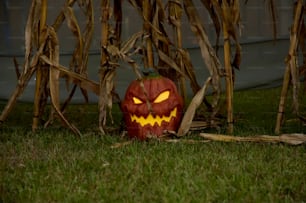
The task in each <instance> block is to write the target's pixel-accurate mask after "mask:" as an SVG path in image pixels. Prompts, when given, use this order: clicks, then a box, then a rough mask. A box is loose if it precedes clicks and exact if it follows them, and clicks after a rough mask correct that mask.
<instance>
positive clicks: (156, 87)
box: [121, 74, 183, 140]
mask: <svg viewBox="0 0 306 203" xmlns="http://www.w3.org/2000/svg"><path fill="white" fill-rule="evenodd" d="M142 82H143V85H144V86H143V87H142V86H141V81H140V80H135V81H133V82H132V83H131V84H130V85H129V87H128V89H127V91H126V94H125V98H124V100H123V102H122V105H121V109H122V111H123V114H124V120H125V124H126V127H127V131H128V135H129V136H130V137H137V138H139V139H142V140H143V139H146V138H147V137H148V136H157V137H158V136H161V135H162V134H163V132H164V131H165V130H170V131H176V130H177V128H178V127H179V124H180V121H181V118H182V111H183V100H182V98H181V96H180V95H179V94H178V91H177V89H176V86H175V84H174V83H173V82H172V81H171V80H170V79H168V78H165V77H162V76H160V75H157V74H155V75H152V74H151V75H149V76H147V77H144V79H143V80H142ZM144 90H145V91H144Z"/></svg>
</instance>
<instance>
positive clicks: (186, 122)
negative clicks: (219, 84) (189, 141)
mask: <svg viewBox="0 0 306 203" xmlns="http://www.w3.org/2000/svg"><path fill="white" fill-rule="evenodd" d="M211 80H212V79H211V77H209V78H208V79H207V80H206V82H205V83H204V85H203V87H202V88H201V89H200V90H199V91H198V92H197V93H196V95H195V96H194V97H193V98H192V100H191V102H190V104H189V106H188V108H187V110H186V112H185V114H184V116H183V119H182V122H181V124H180V127H179V129H178V132H177V136H184V135H186V134H187V132H188V131H189V129H190V127H191V124H192V120H193V118H194V115H195V112H196V110H197V108H198V107H199V106H200V104H201V103H202V101H203V99H204V96H205V94H206V90H207V88H208V85H209V84H210V83H211Z"/></svg>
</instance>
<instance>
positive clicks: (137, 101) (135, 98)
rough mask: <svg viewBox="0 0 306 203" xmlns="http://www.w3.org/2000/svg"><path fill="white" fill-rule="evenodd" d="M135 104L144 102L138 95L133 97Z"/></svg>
mask: <svg viewBox="0 0 306 203" xmlns="http://www.w3.org/2000/svg"><path fill="white" fill-rule="evenodd" d="M133 102H134V104H142V101H141V100H140V99H138V98H137V97H133Z"/></svg>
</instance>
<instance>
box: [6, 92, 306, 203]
mask: <svg viewBox="0 0 306 203" xmlns="http://www.w3.org/2000/svg"><path fill="white" fill-rule="evenodd" d="M279 94H280V89H279V88H276V89H269V90H251V91H239V92H235V95H234V102H235V107H234V112H235V115H234V117H235V130H234V131H235V134H236V135H240V136H243V135H258V134H271V135H272V134H273V131H274V127H275V120H276V112H277V108H278V102H279ZM290 104H291V102H290V101H289V102H288V109H287V111H286V112H287V113H286V118H287V119H288V120H287V122H285V125H284V127H283V128H282V131H283V132H288V133H293V132H297V133H306V126H304V125H303V124H302V123H300V122H299V121H298V120H297V119H296V117H294V116H293V115H292V114H291V113H290ZM4 105H5V102H1V103H0V111H2V109H3V108H4ZM300 108H301V111H302V112H304V113H305V112H306V100H305V97H303V98H302V99H301V103H300ZM117 113H118V116H115V117H116V119H117V120H116V122H117V123H119V122H120V121H121V119H120V113H119V112H117ZM66 115H67V118H68V119H69V121H71V122H72V123H74V125H76V126H78V127H79V129H80V131H81V132H82V133H83V136H82V138H81V139H79V138H76V137H75V136H74V135H73V134H72V133H71V132H70V131H69V130H67V129H65V128H63V127H61V126H60V125H59V123H58V122H55V123H54V124H53V125H51V126H49V127H48V128H46V129H40V130H39V131H38V132H36V133H32V132H31V122H32V105H31V104H27V103H19V104H17V105H16V108H15V109H14V111H13V112H11V114H10V115H9V117H8V119H7V121H6V122H5V123H4V124H3V125H2V126H1V127H0V202H305V201H306V147H305V145H300V146H290V145H285V144H267V143H265V144H263V143H223V142H207V143H200V142H199V143H193V144H190V143H184V142H178V143H167V142H160V141H157V140H150V141H146V142H141V141H134V142H132V143H131V144H128V145H125V146H122V147H118V148H113V147H112V146H113V145H114V144H115V143H123V142H125V141H127V140H129V139H128V138H127V137H122V136H120V135H119V134H120V133H118V132H114V135H106V136H101V135H100V134H99V131H98V126H97V123H98V121H97V120H98V112H97V105H86V106H81V105H71V106H70V107H69V109H68V111H67V114H66ZM117 117H118V118H117ZM224 131H225V129H221V133H224ZM203 132H205V130H203ZM210 132H214V130H210ZM197 133H198V132H197ZM197 133H195V134H193V135H189V136H187V137H185V138H184V139H188V138H190V139H201V138H199V137H198V136H197Z"/></svg>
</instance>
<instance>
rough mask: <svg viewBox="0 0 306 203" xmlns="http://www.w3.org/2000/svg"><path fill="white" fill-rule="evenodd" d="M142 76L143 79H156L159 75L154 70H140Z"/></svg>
mask: <svg viewBox="0 0 306 203" xmlns="http://www.w3.org/2000/svg"><path fill="white" fill-rule="evenodd" d="M142 74H143V76H144V77H158V76H160V75H159V73H158V72H157V71H156V69H154V68H145V69H143V70H142Z"/></svg>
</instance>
